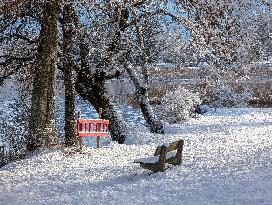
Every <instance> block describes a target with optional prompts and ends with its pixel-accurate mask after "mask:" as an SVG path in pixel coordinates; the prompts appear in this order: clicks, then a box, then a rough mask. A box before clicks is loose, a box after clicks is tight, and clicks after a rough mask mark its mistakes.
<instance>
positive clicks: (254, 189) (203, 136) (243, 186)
mask: <svg viewBox="0 0 272 205" xmlns="http://www.w3.org/2000/svg"><path fill="white" fill-rule="evenodd" d="M179 138H183V139H185V147H184V156H183V160H184V161H183V164H182V165H180V166H176V167H170V168H169V169H167V170H166V171H165V172H163V173H155V174H151V175H150V173H149V172H148V171H145V170H143V169H142V168H140V167H139V165H138V164H134V163H133V161H134V160H135V159H137V158H141V157H145V156H150V155H152V154H153V153H154V151H155V148H156V146H158V145H159V144H161V143H165V142H171V141H173V140H175V139H179ZM271 138H272V109H221V110H218V111H217V112H216V113H215V112H211V113H208V114H206V115H205V116H203V117H201V118H200V119H192V120H190V121H189V122H186V123H184V124H175V125H167V133H166V134H165V135H155V134H149V133H148V132H146V131H145V130H142V129H141V128H139V127H138V128H134V130H132V134H131V136H130V138H129V139H128V140H127V143H126V144H124V145H118V144H115V143H113V142H111V143H107V142H105V141H104V143H103V146H102V148H101V149H99V150H97V149H95V148H91V147H88V148H86V149H85V150H84V153H77V152H72V150H65V149H63V148H61V149H52V150H40V151H39V152H37V153H35V154H33V155H32V156H28V157H27V159H24V160H20V161H17V162H14V163H11V164H9V165H7V166H5V167H2V168H1V169H0V187H1V188H0V204H1V205H9V204H16V205H17V204H33V205H34V204H52V205H57V204H75V205H76V204H95V205H97V204H147V205H149V204H186V205H187V204H201V205H202V204H203V205H204V204H209V205H210V204H220V205H221V204H252V205H257V204H266V205H271V204H272V140H271Z"/></svg>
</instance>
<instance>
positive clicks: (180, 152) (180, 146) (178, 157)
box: [176, 140, 184, 165]
mask: <svg viewBox="0 0 272 205" xmlns="http://www.w3.org/2000/svg"><path fill="white" fill-rule="evenodd" d="M183 145H184V140H182V141H180V143H179V144H178V149H177V154H176V158H177V165H179V164H181V163H182V151H183Z"/></svg>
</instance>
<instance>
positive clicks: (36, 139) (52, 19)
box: [27, 0, 59, 151]
mask: <svg viewBox="0 0 272 205" xmlns="http://www.w3.org/2000/svg"><path fill="white" fill-rule="evenodd" d="M58 12H59V3H58V1H57V0H55V1H51V2H50V3H45V6H44V8H43V12H42V15H41V21H40V22H41V31H40V37H39V46H38V53H37V60H36V66H35V67H34V70H33V92H32V107H31V115H32V118H31V120H32V121H31V122H30V124H31V125H30V136H29V138H28V141H27V149H28V150H29V151H33V150H35V149H37V148H40V147H51V146H54V145H57V144H58V143H59V141H58V138H57V135H56V116H55V81H56V63H57V53H58V30H57V17H58Z"/></svg>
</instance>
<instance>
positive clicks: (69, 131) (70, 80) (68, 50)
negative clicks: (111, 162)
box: [62, 4, 77, 146]
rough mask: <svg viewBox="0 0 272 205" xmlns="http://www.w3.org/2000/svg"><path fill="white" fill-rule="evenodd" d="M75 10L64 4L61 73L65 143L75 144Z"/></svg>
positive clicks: (68, 144)
mask: <svg viewBox="0 0 272 205" xmlns="http://www.w3.org/2000/svg"><path fill="white" fill-rule="evenodd" d="M75 15H76V14H75V11H74V8H73V6H72V4H65V5H64V15H63V21H64V22H63V28H62V30H63V54H64V61H63V67H64V68H63V69H64V70H63V71H64V72H63V73H64V86H65V127H64V130H65V145H66V146H73V145H76V144H77V139H76V126H75V98H76V93H75V92H76V91H75V58H74V52H75V38H74V36H75V34H76V32H75V22H76V20H75Z"/></svg>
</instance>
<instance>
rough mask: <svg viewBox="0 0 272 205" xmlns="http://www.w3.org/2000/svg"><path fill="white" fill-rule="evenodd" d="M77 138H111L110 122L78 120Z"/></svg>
mask: <svg viewBox="0 0 272 205" xmlns="http://www.w3.org/2000/svg"><path fill="white" fill-rule="evenodd" d="M77 136H78V137H82V136H90V137H92V136H95V137H97V136H101V137H107V136H109V120H103V119H82V118H79V119H78V120H77Z"/></svg>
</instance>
